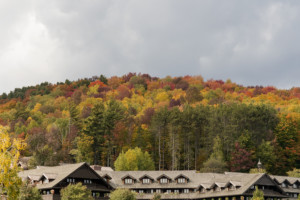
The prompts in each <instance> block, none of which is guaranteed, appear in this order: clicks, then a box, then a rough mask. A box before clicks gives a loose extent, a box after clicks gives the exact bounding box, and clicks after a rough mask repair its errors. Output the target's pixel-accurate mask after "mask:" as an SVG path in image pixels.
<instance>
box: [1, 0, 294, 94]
mask: <svg viewBox="0 0 300 200" xmlns="http://www.w3.org/2000/svg"><path fill="white" fill-rule="evenodd" d="M299 40H300V1H299V0H294V1H292V0H287V1H281V0H280V1H276V0H273V1H268V0H264V1H261V0H251V1H246V0H226V1H220V0H201V1H196V0H163V1H162V0H51V1H46V0H26V1H20V0H9V1H6V0H0V94H1V93H3V92H9V91H11V90H14V89H15V88H21V87H23V86H30V85H36V84H39V83H41V82H45V81H47V82H50V83H56V82H58V81H64V80H66V79H69V80H77V79H80V78H85V77H92V76H95V75H97V76H99V75H100V74H103V75H105V76H106V77H111V76H115V75H116V76H122V75H124V74H127V73H128V72H136V73H139V72H141V73H148V74H150V75H151V76H158V77H165V76H167V75H170V76H184V75H191V76H193V75H201V76H202V77H203V78H204V79H205V80H208V79H222V80H224V81H226V80H227V79H231V81H233V82H236V83H238V84H242V85H245V86H252V85H254V86H255V85H263V86H275V87H277V88H282V89H289V88H292V87H299V86H300V78H299V75H300V66H299V64H300V41H299Z"/></svg>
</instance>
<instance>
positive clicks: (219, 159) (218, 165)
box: [201, 136, 226, 173]
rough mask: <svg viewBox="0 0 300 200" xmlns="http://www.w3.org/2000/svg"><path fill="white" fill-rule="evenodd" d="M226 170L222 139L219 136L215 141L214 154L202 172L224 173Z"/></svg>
mask: <svg viewBox="0 0 300 200" xmlns="http://www.w3.org/2000/svg"><path fill="white" fill-rule="evenodd" d="M225 170H226V163H225V161H224V154H223V151H222V144H221V139H220V137H219V136H217V137H216V138H215V139H214V146H213V152H212V154H211V155H210V157H209V159H208V160H207V161H206V162H205V163H204V164H203V168H202V169H201V172H217V173H222V172H224V171H225Z"/></svg>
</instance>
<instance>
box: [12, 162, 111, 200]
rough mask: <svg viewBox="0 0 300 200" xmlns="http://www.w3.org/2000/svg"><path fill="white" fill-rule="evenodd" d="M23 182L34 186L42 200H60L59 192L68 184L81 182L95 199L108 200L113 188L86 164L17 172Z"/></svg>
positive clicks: (41, 167)
mask: <svg viewBox="0 0 300 200" xmlns="http://www.w3.org/2000/svg"><path fill="white" fill-rule="evenodd" d="M18 175H19V177H21V178H22V180H23V181H28V182H30V183H31V184H33V185H35V186H36V187H37V188H38V189H39V190H40V192H41V194H42V196H43V199H44V200H60V190H61V189H62V188H64V187H66V186H68V185H69V184H75V183H78V182H81V183H82V184H83V185H85V186H86V187H87V188H88V189H89V190H91V192H92V195H93V197H94V198H95V199H108V195H109V193H110V192H111V190H112V189H113V187H112V186H111V185H110V184H109V183H107V182H106V180H105V179H103V178H102V177H101V176H100V175H99V174H98V173H96V171H95V170H94V169H92V168H91V167H90V166H89V165H88V164H86V163H78V164H67V165H62V166H55V167H44V166H40V167H37V168H36V169H32V170H24V171H22V172H19V174H18Z"/></svg>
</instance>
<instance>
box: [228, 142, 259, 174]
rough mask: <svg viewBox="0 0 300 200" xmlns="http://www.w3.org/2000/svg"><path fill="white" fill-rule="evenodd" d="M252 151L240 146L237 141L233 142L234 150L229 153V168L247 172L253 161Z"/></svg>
mask: <svg viewBox="0 0 300 200" xmlns="http://www.w3.org/2000/svg"><path fill="white" fill-rule="evenodd" d="M251 157H252V153H251V152H249V151H247V150H246V149H244V148H242V147H241V146H240V144H239V143H238V142H236V143H235V150H234V151H233V152H232V154H231V160H230V163H229V164H230V170H231V171H233V172H248V171H249V170H250V169H251V168H252V167H253V166H254V165H255V162H253V160H252V158H251Z"/></svg>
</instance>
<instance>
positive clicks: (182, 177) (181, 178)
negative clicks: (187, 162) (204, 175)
mask: <svg viewBox="0 0 300 200" xmlns="http://www.w3.org/2000/svg"><path fill="white" fill-rule="evenodd" d="M174 179H175V181H176V182H177V183H187V182H189V178H188V177H187V176H185V175H183V174H179V175H178V176H176V177H175V178H174Z"/></svg>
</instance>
